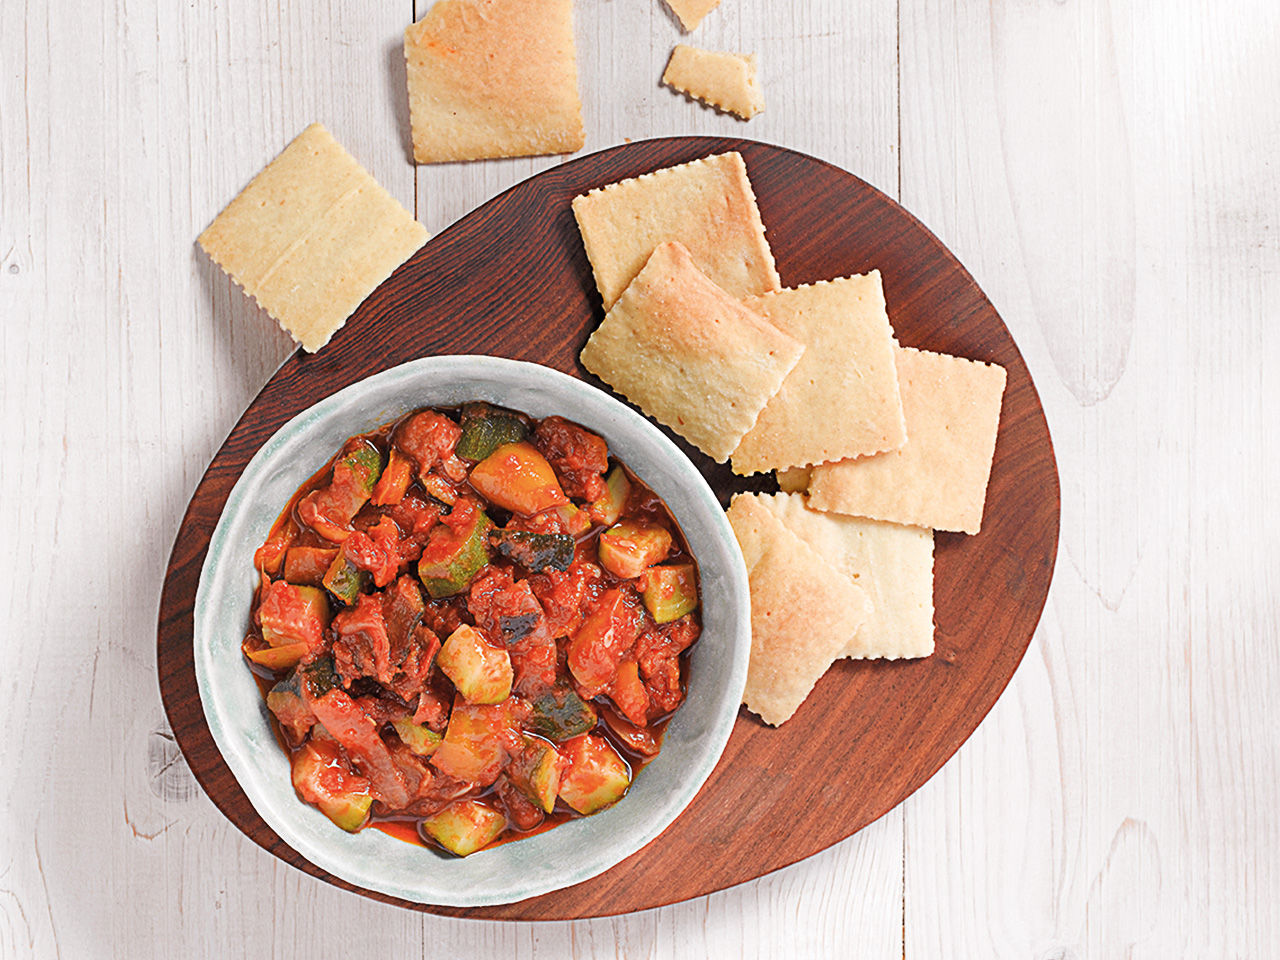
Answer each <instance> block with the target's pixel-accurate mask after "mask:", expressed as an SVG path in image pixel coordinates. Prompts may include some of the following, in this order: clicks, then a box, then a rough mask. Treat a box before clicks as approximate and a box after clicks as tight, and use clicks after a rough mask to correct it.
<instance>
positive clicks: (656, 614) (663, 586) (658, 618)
mask: <svg viewBox="0 0 1280 960" xmlns="http://www.w3.org/2000/svg"><path fill="white" fill-rule="evenodd" d="M644 605H645V608H646V609H647V610H648V611H649V614H650V616H652V617H653V621H654V623H670V622H671V621H672V620H679V619H680V618H681V617H683V616H684V615H685V614H688V613H692V612H693V611H694V610H696V609H697V608H698V577H697V574H696V573H694V570H693V564H692V563H673V564H671V565H670V566H664V567H650V568H649V569H648V571H647V572H646V573H645V581H644Z"/></svg>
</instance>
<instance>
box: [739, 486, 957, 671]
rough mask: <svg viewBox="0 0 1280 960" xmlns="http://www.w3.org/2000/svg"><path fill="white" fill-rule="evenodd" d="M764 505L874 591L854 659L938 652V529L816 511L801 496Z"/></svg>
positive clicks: (848, 651)
mask: <svg viewBox="0 0 1280 960" xmlns="http://www.w3.org/2000/svg"><path fill="white" fill-rule="evenodd" d="M759 500H760V504H761V505H762V506H763V507H765V508H766V509H767V510H769V511H770V512H772V513H773V515H774V516H775V517H777V518H778V519H779V520H780V521H781V522H782V525H783V526H784V527H786V528H787V529H788V530H790V531H791V532H792V533H794V534H795V535H796V536H797V537H799V538H800V539H801V540H803V541H804V542H805V543H807V544H808V545H809V546H810V547H812V548H813V550H814V552H815V553H817V554H818V556H820V557H822V558H823V559H825V560H826V561H827V562H828V563H830V564H831V565H832V566H833V567H835V568H836V569H837V570H839V571H840V572H841V573H843V574H844V575H845V576H847V577H849V578H850V579H851V580H852V581H853V582H854V583H856V584H858V586H860V587H862V588H863V589H864V590H865V591H867V595H868V598H869V599H870V600H871V606H872V611H871V615H870V617H869V618H868V619H867V622H866V623H864V624H863V625H862V629H860V630H859V631H858V632H857V634H856V635H855V636H854V638H853V642H852V643H850V644H849V645H848V646H847V647H845V649H844V652H843V654H842V655H843V656H846V657H853V658H855V659H871V658H876V659H887V660H898V659H902V658H906V657H927V656H929V655H930V654H931V653H933V531H932V530H926V529H924V528H923V527H908V526H904V525H902V524H897V523H884V522H882V521H880V520H867V519H865V518H863V517H846V516H842V515H841V514H838V513H820V512H819V511H817V510H810V509H809V508H808V506H806V504H805V499H804V497H802V496H800V495H799V494H785V493H784V494H778V495H777V496H772V497H767V496H766V497H760V498H759Z"/></svg>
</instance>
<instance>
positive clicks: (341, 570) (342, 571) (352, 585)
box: [322, 550, 373, 606]
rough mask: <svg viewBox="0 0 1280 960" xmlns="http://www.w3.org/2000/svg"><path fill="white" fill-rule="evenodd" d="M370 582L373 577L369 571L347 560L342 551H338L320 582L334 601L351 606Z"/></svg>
mask: <svg viewBox="0 0 1280 960" xmlns="http://www.w3.org/2000/svg"><path fill="white" fill-rule="evenodd" d="M372 580H373V577H372V576H371V575H370V574H369V571H367V570H361V569H360V568H359V567H357V566H356V565H355V564H354V563H352V562H351V561H350V560H349V559H348V558H347V555H346V553H345V552H344V551H343V550H339V551H338V552H337V553H336V554H335V556H334V558H333V563H331V564H330V565H329V569H328V570H327V571H326V572H325V575H324V580H323V581H322V582H323V583H324V588H325V589H326V590H328V591H329V592H330V593H331V594H333V597H334V599H335V600H337V601H339V602H340V603H343V604H345V605H346V606H351V604H353V603H355V602H356V598H357V597H359V596H360V592H361V591H362V590H364V589H365V587H366V586H367V585H368V584H369V583H370V582H371V581H372Z"/></svg>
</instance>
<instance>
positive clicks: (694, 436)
mask: <svg viewBox="0 0 1280 960" xmlns="http://www.w3.org/2000/svg"><path fill="white" fill-rule="evenodd" d="M803 352H804V345H803V344H801V343H799V342H798V341H796V340H794V339H792V338H791V337H789V336H787V335H786V334H785V333H783V332H782V331H781V330H779V329H778V328H777V327H775V326H773V325H772V324H770V323H769V322H768V321H766V320H765V319H764V318H763V317H761V316H760V315H759V314H757V313H755V312H754V311H752V310H750V309H748V308H747V307H745V306H744V305H743V304H742V302H741V301H740V300H737V299H735V298H734V297H731V296H729V294H727V293H725V291H724V290H722V289H721V288H720V287H718V286H716V285H715V284H714V283H712V282H711V280H710V279H708V277H707V275H706V274H704V273H703V272H702V271H701V270H699V269H698V268H697V267H696V266H695V265H694V263H693V258H692V257H691V256H690V255H689V251H688V249H686V247H685V246H684V244H682V243H678V242H672V243H660V244H658V246H657V248H656V249H655V250H654V251H653V255H652V256H651V257H649V261H648V263H646V264H645V266H644V269H643V270H641V271H640V273H639V274H637V275H636V278H635V279H634V280H632V281H631V284H630V285H629V286H628V287H627V289H626V290H624V291H623V293H622V296H621V297H619V298H618V302H617V303H615V304H614V305H613V309H611V310H610V311H609V313H608V315H607V316H605V318H604V322H603V323H602V324H600V327H599V328H598V329H597V330H596V332H595V333H593V334H592V335H591V339H589V340H588V341H587V345H586V347H584V348H583V350H582V358H581V359H582V365H583V366H584V367H586V368H587V369H588V370H590V371H591V372H592V373H594V374H595V375H596V376H598V377H599V378H600V379H601V380H603V381H605V382H606V383H607V384H609V385H610V386H611V387H613V388H614V389H615V390H617V391H618V392H619V393H621V394H622V395H623V396H625V397H626V398H627V399H628V400H630V401H631V402H632V403H634V404H636V405H637V406H639V407H640V409H642V410H643V411H644V412H645V413H647V414H649V415H650V416H651V417H654V418H656V419H657V420H659V421H661V422H662V423H665V424H666V425H667V426H669V427H670V428H671V429H672V430H674V431H675V432H676V433H678V434H680V436H682V437H684V438H685V439H686V440H688V441H689V442H690V443H692V444H693V445H694V446H696V447H697V448H698V449H699V450H701V451H702V452H703V453H705V454H707V456H709V457H711V458H712V459H714V460H715V461H717V462H718V463H724V461H725V460H727V459H728V458H729V454H730V453H732V452H733V450H734V448H735V447H737V446H738V442H739V441H740V440H741V439H742V436H743V434H745V433H746V432H747V431H748V430H750V429H751V425H752V424H754V423H755V422H756V417H757V416H759V414H760V411H761V410H762V409H763V408H764V405H765V404H766V403H767V402H768V400H769V398H770V397H772V396H773V395H774V394H775V393H777V392H778V387H779V386H781V385H782V380H783V378H784V377H785V376H786V375H787V374H788V373H789V372H790V371H791V369H792V368H793V367H794V366H795V365H796V362H797V361H798V360H799V359H800V355H801V354H802V353H803Z"/></svg>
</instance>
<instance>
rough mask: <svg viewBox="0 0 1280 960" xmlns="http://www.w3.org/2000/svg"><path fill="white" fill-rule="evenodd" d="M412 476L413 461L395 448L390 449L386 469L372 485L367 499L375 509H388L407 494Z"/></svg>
mask: <svg viewBox="0 0 1280 960" xmlns="http://www.w3.org/2000/svg"><path fill="white" fill-rule="evenodd" d="M413 474H414V464H413V461H412V460H410V459H409V458H408V457H407V456H405V455H404V454H403V453H401V452H400V451H399V450H398V449H397V448H396V447H392V448H391V454H390V456H388V457H387V467H386V469H385V470H383V471H382V476H380V477H378V482H377V483H375V484H374V485H373V491H372V493H371V494H370V496H369V499H370V500H371V501H372V503H373V505H374V506H375V507H390V506H393V505H394V504H397V503H399V502H400V501H401V500H403V499H404V495H405V493H407V492H408V490H409V484H411V483H412V482H413Z"/></svg>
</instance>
